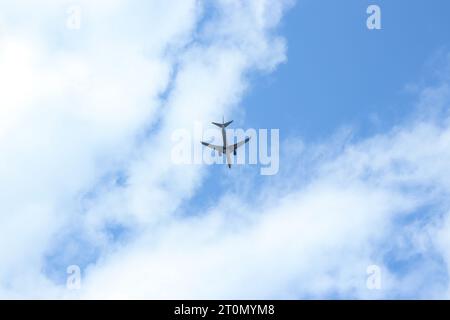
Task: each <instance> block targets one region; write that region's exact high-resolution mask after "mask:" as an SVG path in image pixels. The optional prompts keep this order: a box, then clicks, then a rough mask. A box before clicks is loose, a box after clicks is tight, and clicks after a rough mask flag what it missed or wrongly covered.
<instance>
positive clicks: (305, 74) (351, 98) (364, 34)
mask: <svg viewBox="0 0 450 320" xmlns="http://www.w3.org/2000/svg"><path fill="white" fill-rule="evenodd" d="M372 3H375V2H373V1H358V0H350V1H345V2H344V1H331V0H329V1H326V0H321V1H301V2H299V3H297V5H296V7H295V8H293V9H292V10H290V11H289V12H288V13H287V14H286V17H285V19H284V21H283V22H282V26H281V32H282V34H283V35H285V37H286V39H287V42H288V59H287V62H286V63H284V64H282V65H280V67H279V68H278V70H277V71H275V72H274V73H273V74H271V75H269V76H268V77H262V79H261V78H260V77H258V78H257V79H256V81H255V82H253V83H252V89H251V90H250V92H249V94H248V96H247V97H245V98H244V100H243V104H244V105H245V107H246V110H247V114H248V118H249V119H248V121H249V122H250V123H251V125H253V123H254V126H255V127H274V126H275V127H280V128H283V132H284V134H292V135H301V136H303V137H305V138H306V139H308V140H315V139H323V138H326V137H327V136H329V135H330V134H332V133H333V132H335V131H336V130H337V129H338V128H339V127H341V126H346V125H350V126H355V127H357V128H358V130H357V134H362V135H367V134H369V133H374V132H377V131H378V130H383V129H386V128H388V127H390V126H392V125H394V124H396V123H397V122H398V121H401V120H402V119H403V118H404V117H405V115H407V114H408V113H410V112H411V111H412V110H411V109H412V106H411V103H410V101H411V94H410V93H408V92H407V90H406V89H405V87H406V85H407V84H409V83H415V82H420V81H421V80H423V79H425V81H427V80H432V79H429V78H431V77H432V75H431V74H430V73H431V71H430V70H427V68H426V64H427V63H428V62H429V61H430V60H431V59H433V58H434V56H435V55H436V54H437V53H438V52H439V51H441V50H446V49H448V46H449V40H448V30H450V20H449V19H448V12H449V10H450V4H449V3H448V1H440V0H438V1H433V2H431V3H430V2H429V1H421V0H418V1H406V0H399V1H376V4H378V5H379V6H380V7H381V9H382V30H368V29H367V28H366V17H367V15H366V14H365V11H366V8H367V7H368V5H370V4H372ZM250 115H251V117H250ZM375 115H376V116H377V118H378V119H379V123H378V124H374V122H373V121H371V118H372V117H373V116H375Z"/></svg>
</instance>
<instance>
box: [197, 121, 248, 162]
mask: <svg viewBox="0 0 450 320" xmlns="http://www.w3.org/2000/svg"><path fill="white" fill-rule="evenodd" d="M232 122H233V120H231V121H228V122H225V120H224V119H223V118H222V123H217V122H212V124H214V125H216V126H218V127H219V128H222V139H223V146H217V145H214V144H210V143H207V142H203V141H201V143H202V144H203V145H204V146H207V147H209V148H211V149H214V150H216V151H217V152H219V156H222V155H223V154H225V155H226V157H227V164H228V168H230V169H231V153H233V155H236V149H237V148H239V147H240V146H242V145H243V144H245V143H247V142H248V141H249V140H250V137H247V138H245V140H244V141H241V142H238V143H235V144H232V145H229V146H227V134H226V132H225V128H226V127H228V126H229V125H230V123H232Z"/></svg>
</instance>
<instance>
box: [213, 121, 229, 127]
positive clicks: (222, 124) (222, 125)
mask: <svg viewBox="0 0 450 320" xmlns="http://www.w3.org/2000/svg"><path fill="white" fill-rule="evenodd" d="M232 122H233V120H231V121H228V122H225V123H217V122H212V124H213V125H216V126H218V127H219V128H226V127H228V126H229V125H230V123H232Z"/></svg>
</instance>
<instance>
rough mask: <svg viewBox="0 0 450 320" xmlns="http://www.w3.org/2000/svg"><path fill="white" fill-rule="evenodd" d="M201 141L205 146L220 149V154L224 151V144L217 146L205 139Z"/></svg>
mask: <svg viewBox="0 0 450 320" xmlns="http://www.w3.org/2000/svg"><path fill="white" fill-rule="evenodd" d="M201 143H202V145H204V146H207V147H209V148H211V149H214V150H216V151H218V152H219V154H222V151H223V147H222V146H217V145H215V144H211V143H207V142H203V141H201Z"/></svg>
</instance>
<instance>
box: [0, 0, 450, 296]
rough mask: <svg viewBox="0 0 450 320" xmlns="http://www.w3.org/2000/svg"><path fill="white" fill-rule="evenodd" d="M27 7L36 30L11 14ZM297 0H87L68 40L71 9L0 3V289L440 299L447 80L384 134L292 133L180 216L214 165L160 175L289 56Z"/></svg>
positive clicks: (449, 152) (444, 272)
mask: <svg viewBox="0 0 450 320" xmlns="http://www.w3.org/2000/svg"><path fill="white" fill-rule="evenodd" d="M25 4H26V5H27V6H32V7H33V6H34V7H33V8H35V9H36V10H37V11H39V12H40V13H41V15H39V18H36V17H35V16H32V17H31V16H30V17H29V19H30V20H25V22H24V21H23V20H20V19H19V20H17V21H16V20H14V19H11V18H10V17H18V16H20V15H19V11H20V9H21V6H23V5H25ZM290 5H291V2H290V1H245V2H243V1H232V0H217V1H214V2H211V3H209V2H208V4H205V3H203V2H200V1H164V2H161V1H149V2H147V3H146V4H145V5H143V4H142V3H140V2H138V1H134V2H133V1H132V2H130V1H126V2H125V1H119V0H117V1H104V2H95V4H93V3H91V2H89V1H80V7H81V8H82V24H81V29H80V30H78V31H73V30H67V29H65V28H64V22H65V18H66V16H65V14H66V11H65V10H66V8H67V7H66V6H65V5H55V3H54V2H53V1H46V2H42V3H40V4H39V6H37V5H36V4H33V3H32V2H31V1H25V0H22V1H19V2H15V3H14V4H1V5H0V9H1V10H0V12H2V14H1V15H0V25H1V26H2V30H3V32H2V33H1V34H0V36H1V38H0V40H1V44H0V45H1V47H0V68H1V70H6V72H1V73H0V86H1V87H2V88H6V90H4V93H3V92H2V96H1V99H2V101H1V108H0V154H1V157H2V159H1V162H0V179H1V181H2V185H1V186H0V234H1V239H2V241H0V260H1V263H0V296H2V297H8V298H16V297H70V298H72V297H75V298H172V299H173V298H209V299H211V298H253V299H254V298H379V297H384V298H398V297H427V298H434V297H439V298H445V297H448V295H449V286H448V285H449V284H448V272H449V265H450V261H449V259H450V254H449V253H450V248H449V246H448V244H449V239H448V235H449V234H450V229H449V227H450V222H449V219H450V217H449V206H450V203H449V200H448V199H450V197H449V192H450V176H449V175H450V173H449V172H450V171H449V170H448V167H449V166H448V163H450V126H449V115H448V112H447V111H446V110H447V109H448V104H449V102H450V90H449V82H448V78H447V77H443V78H441V81H440V82H439V84H437V85H433V86H431V85H430V86H424V87H423V88H421V89H420V90H419V91H418V92H417V106H416V107H415V108H416V109H417V112H416V113H415V114H414V115H411V116H410V117H409V118H408V119H405V121H404V122H403V123H399V124H398V125H397V126H396V127H394V128H391V129H390V130H389V131H388V132H385V133H379V134H377V135H375V136H372V137H368V138H365V139H360V140H354V139H352V138H351V135H350V136H349V135H336V137H332V138H330V139H329V141H327V142H324V143H322V144H310V143H307V142H304V141H302V140H301V139H299V138H289V139H287V138H286V139H285V140H284V141H283V144H282V145H281V148H280V150H281V151H282V152H283V155H282V158H281V160H280V168H281V170H280V174H279V175H278V176H277V177H272V178H264V179H261V178H260V177H259V178H255V177H254V176H251V175H242V176H237V177H233V179H235V181H234V182H233V183H235V184H236V185H239V189H237V188H230V189H229V191H228V192H224V193H223V194H222V195H221V196H217V198H216V201H215V204H214V205H213V206H208V207H202V208H201V209H199V211H200V212H192V211H190V210H192V209H190V208H189V206H187V205H186V203H189V202H190V201H191V199H192V198H193V197H194V196H195V195H196V193H198V192H200V191H201V189H202V183H203V181H204V179H205V177H206V176H207V175H208V167H201V166H195V165H194V166H177V165H174V164H173V163H171V161H170V156H171V154H170V151H171V145H170V144H168V143H167V142H168V141H170V136H171V133H172V132H173V131H174V130H175V129H178V128H180V127H190V126H191V124H192V123H193V122H195V121H201V122H207V121H209V120H210V119H212V118H220V117H221V115H222V114H223V113H225V114H228V113H231V112H237V111H239V108H241V107H240V106H239V102H240V99H241V98H242V96H243V94H245V91H246V88H247V85H248V75H249V74H250V73H252V72H255V71H258V72H262V73H265V72H270V71H272V70H274V69H275V68H276V67H277V66H278V65H279V64H280V63H282V62H283V61H285V59H286V45H285V42H284V40H283V39H282V38H280V37H279V36H278V35H277V34H276V27H277V25H278V24H279V22H280V19H282V16H283V13H284V12H285V10H287V9H288V8H289V6H290ZM142 6H144V7H142ZM169 9H170V10H169ZM172 9H173V10H172ZM127 13H133V15H128V14H127ZM55 24H59V25H60V26H61V29H58V28H55ZM261 181H262V183H261ZM180 213H181V214H180ZM70 264H78V265H80V266H81V267H82V275H83V277H82V288H81V290H79V291H68V290H67V289H66V288H65V278H64V276H65V268H66V267H67V266H68V265H70ZM374 264H375V265H378V266H379V267H380V270H381V272H382V273H381V274H382V281H381V285H382V287H381V290H374V291H371V290H369V289H368V288H367V286H366V280H367V273H366V270H367V267H368V266H370V265H374ZM61 274H62V276H61Z"/></svg>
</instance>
